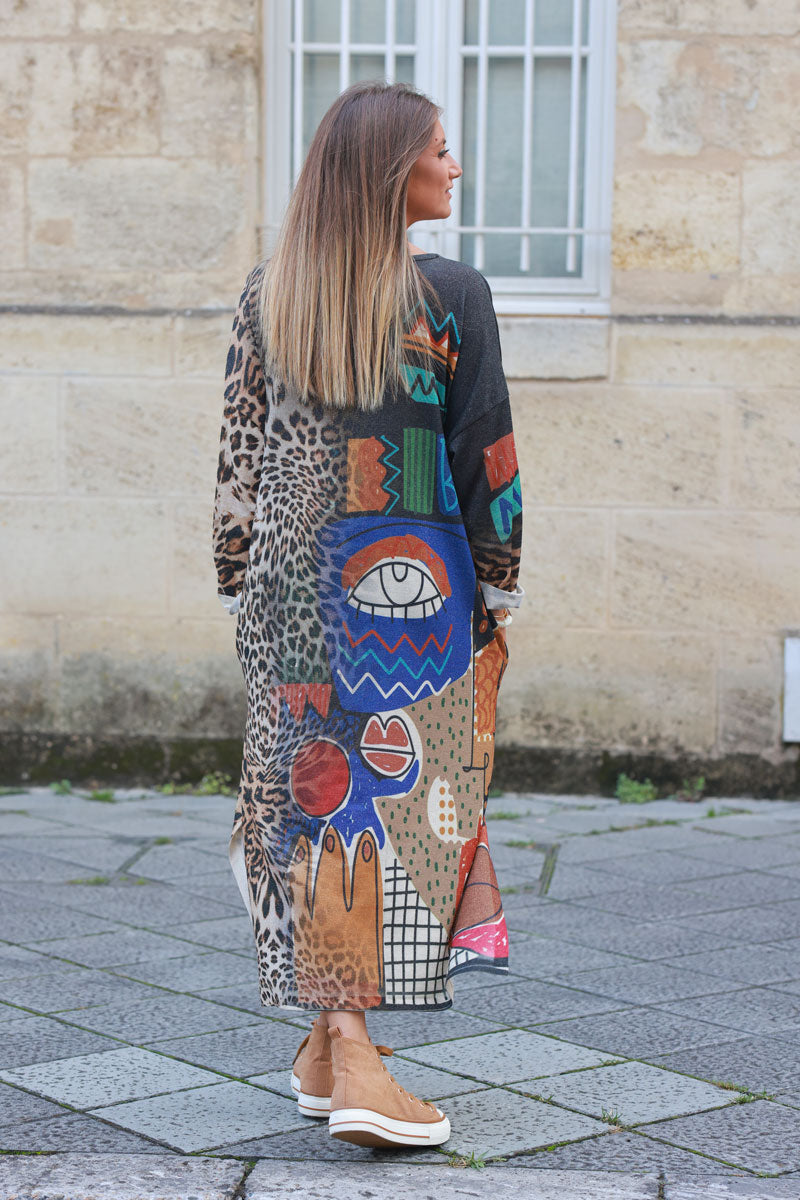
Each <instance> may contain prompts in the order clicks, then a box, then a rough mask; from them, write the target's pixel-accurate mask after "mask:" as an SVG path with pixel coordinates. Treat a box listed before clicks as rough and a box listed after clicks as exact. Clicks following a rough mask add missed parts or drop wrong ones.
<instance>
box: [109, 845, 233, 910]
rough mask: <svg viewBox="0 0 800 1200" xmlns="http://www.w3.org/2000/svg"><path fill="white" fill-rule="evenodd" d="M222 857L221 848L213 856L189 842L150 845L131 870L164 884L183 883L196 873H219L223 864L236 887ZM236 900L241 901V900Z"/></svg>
mask: <svg viewBox="0 0 800 1200" xmlns="http://www.w3.org/2000/svg"><path fill="white" fill-rule="evenodd" d="M226 859H227V856H225V859H223V853H222V849H221V848H220V854H219V857H218V858H217V856H214V857H212V856H211V855H210V854H209V853H208V852H207V851H205V850H198V849H197V847H195V846H193V845H192V844H191V843H189V842H179V843H178V844H177V845H170V846H151V847H150V849H149V850H146V851H145V853H144V854H143V855H142V856H141V858H138V859H137V860H136V865H135V867H134V868H133V871H134V873H135V874H136V875H142V876H144V877H145V878H147V879H161V880H163V881H164V882H165V883H185V882H188V881H192V882H194V881H195V879H196V878H197V877H198V876H204V875H208V874H211V873H214V874H216V873H217V872H218V871H219V873H220V874H221V873H222V868H224V867H227V874H228V876H229V877H230V882H231V884H232V885H233V888H234V890H236V881H235V880H234V878H233V876H232V874H231V870H230V867H228V864H227V861H226ZM237 895H238V891H237ZM239 903H240V904H241V903H242V901H241V899H240V900H239Z"/></svg>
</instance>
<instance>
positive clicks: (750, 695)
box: [719, 635, 783, 754]
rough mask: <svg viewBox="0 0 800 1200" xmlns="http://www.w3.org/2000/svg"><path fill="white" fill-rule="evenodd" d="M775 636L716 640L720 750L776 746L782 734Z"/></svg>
mask: <svg viewBox="0 0 800 1200" xmlns="http://www.w3.org/2000/svg"><path fill="white" fill-rule="evenodd" d="M782 668H783V648H782V642H781V639H780V637H777V636H774V635H773V636H764V637H737V636H735V635H729V636H727V635H726V636H723V637H721V638H720V667H719V744H720V750H721V751H722V752H723V753H727V752H730V753H735V754H748V753H749V754H763V753H764V751H765V750H771V749H777V747H778V745H779V740H780V732H781V673H782Z"/></svg>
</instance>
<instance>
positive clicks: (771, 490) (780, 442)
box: [728, 388, 800, 510]
mask: <svg viewBox="0 0 800 1200" xmlns="http://www.w3.org/2000/svg"><path fill="white" fill-rule="evenodd" d="M728 411H729V420H730V425H731V430H730V441H731V460H730V498H731V503H732V504H733V505H734V506H735V507H737V508H787V509H796V510H797V509H800V390H798V388H787V389H777V388H774V389H765V390H761V389H753V390H748V391H744V392H739V393H737V394H736V396H735V397H734V398H733V399H732V401H731V404H730V405H729V410H728Z"/></svg>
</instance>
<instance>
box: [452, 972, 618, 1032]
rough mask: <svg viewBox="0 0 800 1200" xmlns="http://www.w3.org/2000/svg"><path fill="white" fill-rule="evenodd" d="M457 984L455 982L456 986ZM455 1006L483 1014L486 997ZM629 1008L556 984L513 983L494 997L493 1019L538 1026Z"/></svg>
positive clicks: (457, 1001) (470, 997)
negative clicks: (544, 1022) (547, 1022)
mask: <svg viewBox="0 0 800 1200" xmlns="http://www.w3.org/2000/svg"><path fill="white" fill-rule="evenodd" d="M457 982H458V981H457V980H456V983H457ZM453 1004H454V1006H455V1007H456V1008H458V1010H459V1011H460V1012H467V1013H473V1014H477V1013H481V1012H484V1011H485V1009H486V1000H485V997H483V996H481V995H475V994H474V993H467V994H466V996H465V997H464V998H463V999H462V998H460V997H457V998H456V999H455V1000H454V1001H453ZM627 1007H629V1005H627V1004H626V1003H625V1002H624V1001H622V1000H613V999H610V998H609V997H608V996H597V995H593V994H592V993H591V992H589V991H579V990H578V989H577V988H567V987H561V986H560V984H556V983H541V982H539V981H538V980H535V979H531V980H524V981H522V982H520V983H510V984H508V985H507V986H504V987H503V988H502V991H501V990H499V989H498V991H497V994H495V993H494V992H493V993H492V1008H491V1011H492V1016H494V1017H495V1018H496V1019H497V1020H498V1021H503V1022H504V1023H505V1024H507V1025H522V1026H530V1025H539V1024H541V1023H542V1022H543V1021H557V1020H559V1019H563V1018H565V1017H582V1016H587V1015H588V1014H590V1013H601V1012H613V1011H614V1010H618V1009H624V1008H627Z"/></svg>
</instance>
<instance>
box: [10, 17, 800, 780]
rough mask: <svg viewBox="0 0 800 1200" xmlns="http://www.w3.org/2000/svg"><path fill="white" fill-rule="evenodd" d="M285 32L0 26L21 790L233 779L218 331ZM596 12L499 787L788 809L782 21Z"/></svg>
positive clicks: (785, 53) (239, 255)
mask: <svg viewBox="0 0 800 1200" xmlns="http://www.w3.org/2000/svg"><path fill="white" fill-rule="evenodd" d="M399 2H401V0H398V3H399ZM432 2H433V3H436V2H437V0H432ZM476 2H477V0H476ZM492 2H493V3H495V2H496V0H492ZM569 2H570V4H571V2H572V0H569ZM271 3H272V0H173V2H172V3H170V4H169V5H166V4H162V3H160V2H159V0H9V3H7V4H6V5H5V6H4V12H3V16H2V21H1V22H0V59H1V60H2V67H1V68H0V98H1V99H0V245H1V246H2V257H1V258H0V291H1V292H2V295H0V305H2V311H1V312H0V340H1V341H2V352H1V353H2V362H1V364H0V369H1V370H2V379H1V382H0V406H1V407H2V424H3V438H2V448H1V449H0V556H1V561H2V574H1V578H2V586H1V588H0V591H1V592H2V611H1V613H0V730H2V732H1V733H0V739H2V742H3V746H4V749H3V752H2V756H0V761H2V764H3V767H2V769H3V771H4V773H5V775H6V776H7V778H8V780H11V779H14V780H16V779H19V778H20V777H23V778H24V777H27V778H31V779H51V778H54V777H60V776H66V777H67V778H73V779H80V778H97V779H103V778H112V777H115V778H123V777H127V778H134V777H138V778H166V777H167V776H169V775H170V774H173V775H179V774H183V776H184V777H192V778H197V777H198V775H199V774H201V773H202V772H203V771H204V770H209V769H214V768H219V767H222V768H223V769H229V770H233V769H234V768H235V766H237V765H238V747H239V745H240V739H241V733H242V727H243V719H244V691H243V684H242V678H241V673H240V670H239V665H238V662H237V660H236V656H235V652H234V644H233V638H234V628H233V626H234V621H233V619H232V618H230V617H228V616H227V615H226V614H225V613H224V612H223V611H222V610H221V608H220V606H219V604H218V601H217V598H216V586H215V577H214V573H213V566H212V562H211V555H210V519H211V505H212V499H213V488H214V477H215V468H216V456H217V443H218V437H219V425H220V416H221V405H222V376H223V370H224V359H225V351H226V347H227V339H228V333H229V329H230V323H231V316H232V311H233V306H234V304H235V302H236V300H237V299H238V295H239V292H240V290H241V286H242V283H243V281H244V278H245V275H246V273H247V271H248V270H249V267H250V266H251V265H252V263H253V262H254V261H255V260H256V258H257V256H258V255H259V254H260V253H261V252H262V250H263V247H264V245H265V239H267V240H268V236H269V229H268V225H269V221H268V216H267V214H268V210H269V208H270V205H271V204H272V205H273V207H274V197H273V198H270V196H269V195H268V194H267V192H268V190H269V184H268V180H269V172H270V159H269V140H268V138H267V137H266V131H268V128H269V127H270V123H272V126H273V127H274V123H275V115H276V114H275V111H274V110H272V111H271V110H270V104H272V105H275V104H277V103H278V100H277V99H276V91H275V81H274V77H273V75H272V74H271V71H272V68H271V67H270V63H271V62H272V61H273V60H272V58H271V54H272V52H273V48H271V47H270V44H269V39H270V30H271V29H272V28H273V26H272V25H271V20H272V15H271V12H270V7H271ZM441 3H442V4H443V5H447V4H449V3H450V0H441ZM563 3H564V4H565V5H567V0H563ZM586 3H588V4H589V6H590V8H591V10H592V11H593V12H594V13H595V18H596V17H597V13H598V11H599V9H601V8H602V9H608V7H609V6H610V5H611V4H612V0H586ZM604 15H605V17H606V18H608V13H607V12H605V14H604ZM595 18H593V19H595ZM612 18H613V20H612V24H613V30H614V38H615V49H614V53H613V55H612V62H614V63H615V70H614V73H613V77H612V78H611V82H610V83H608V84H607V86H608V87H611V88H612V92H611V97H612V101H613V103H612V104H611V106H610V111H611V112H612V115H613V139H609V140H608V142H607V145H608V146H610V147H611V151H610V153H611V158H610V159H609V160H608V162H607V163H606V168H605V169H606V174H605V177H606V178H607V181H608V186H609V212H610V226H609V231H607V232H610V239H609V243H610V246H609V271H608V280H609V286H608V289H607V294H606V295H605V297H601V302H600V303H597V304H595V305H587V306H584V309H583V311H581V306H580V304H577V305H573V306H572V308H570V306H569V305H561V306H559V305H554V306H552V308H551V310H550V311H548V307H547V304H546V303H540V304H539V305H538V307H537V305H533V306H532V308H531V310H530V311H527V312H526V311H513V309H514V305H513V304H510V305H507V306H506V307H505V309H504V308H503V306H502V305H499V306H498V312H499V320H500V327H501V335H502V339H503V349H504V360H505V366H506V372H507V375H508V377H509V380H510V384H511V389H512V399H513V404H514V414H515V426H516V430H517V440H518V446H519V451H520V467H521V471H522V481H523V489H524V496H525V505H526V507H525V514H524V519H525V539H526V540H525V559H524V577H523V582H524V585H525V587H526V590H527V601H526V604H525V606H524V607H523V608H522V609H521V610H520V611H519V614H518V616H516V617H515V620H514V624H513V627H512V629H511V631H510V648H511V658H512V663H511V666H510V668H509V672H508V674H507V676H506V679H505V681H504V684H503V689H502V696H501V715H500V729H501V736H500V742H499V749H500V753H499V755H498V769H499V772H500V778H501V782H507V783H509V784H512V785H515V786H521V787H522V786H524V787H526V788H527V789H531V790H537V789H539V790H544V789H549V788H553V789H563V790H575V791H581V790H588V789H591V788H597V787H603V788H613V782H614V780H615V778H616V774H617V772H618V771H619V770H628V771H629V772H630V773H632V774H634V775H637V776H639V777H642V776H644V775H649V776H650V777H651V778H653V779H655V780H657V781H659V782H660V783H662V784H663V785H664V787H665V788H666V787H670V786H675V785H676V784H679V783H680V781H681V780H682V779H683V778H686V777H691V776H696V775H698V774H701V773H702V774H704V775H705V776H706V779H707V781H708V786H709V787H712V788H714V790H716V791H717V792H720V791H721V792H723V793H725V794H734V793H735V792H737V791H745V792H747V791H749V792H752V793H755V794H784V795H795V794H800V766H799V765H798V762H799V760H798V744H797V743H796V742H793V741H787V740H784V737H783V727H782V722H783V703H784V693H783V689H784V669H783V654H784V641H785V639H786V638H787V636H792V635H795V636H797V635H799V634H800V395H799V394H798V381H799V380H800V309H799V308H798V296H799V295H800V290H799V289H800V205H798V203H797V196H798V194H800V127H798V122H797V119H796V106H797V96H798V94H800V57H799V56H798V49H799V48H800V6H798V4H797V2H796V0H619V3H618V4H617V5H616V7H615V8H614V11H613V13H612ZM489 78H490V85H491V76H490V77H489ZM287 103H288V99H287ZM606 132H610V128H609V130H607V131H606ZM601 175H602V172H601ZM265 180H266V181H267V182H266V183H265ZM522 307H523V309H524V305H523V306H522Z"/></svg>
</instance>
